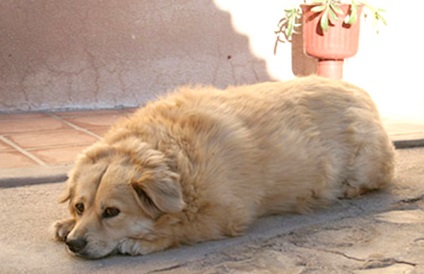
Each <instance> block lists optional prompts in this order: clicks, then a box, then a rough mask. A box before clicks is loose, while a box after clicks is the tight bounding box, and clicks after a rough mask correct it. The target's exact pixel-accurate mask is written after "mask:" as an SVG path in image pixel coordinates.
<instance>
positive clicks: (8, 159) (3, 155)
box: [0, 151, 39, 169]
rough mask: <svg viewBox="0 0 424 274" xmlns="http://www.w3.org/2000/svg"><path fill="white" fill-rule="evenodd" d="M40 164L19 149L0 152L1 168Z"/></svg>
mask: <svg viewBox="0 0 424 274" xmlns="http://www.w3.org/2000/svg"><path fill="white" fill-rule="evenodd" d="M31 166H39V165H38V164H37V163H36V162H34V161H32V160H31V159H29V158H28V157H26V156H24V155H22V154H21V153H19V152H17V151H5V152H0V169H2V168H18V167H31Z"/></svg>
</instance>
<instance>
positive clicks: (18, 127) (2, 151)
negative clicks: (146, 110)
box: [0, 109, 424, 171]
mask: <svg viewBox="0 0 424 274" xmlns="http://www.w3.org/2000/svg"><path fill="white" fill-rule="evenodd" d="M134 111H135V109H122V110H95V111H78V112H55V113H50V112H43V113H28V114H0V171H1V170H2V169H3V170H4V169H14V168H36V167H39V166H47V167H48V166H59V165H63V164H69V163H72V162H73V161H74V160H75V158H76V156H77V154H78V153H79V152H81V151H82V150H83V149H84V148H86V147H87V146H89V145H90V144H92V143H94V142H95V141H96V140H98V139H99V138H100V136H102V135H103V134H104V133H105V132H106V131H107V129H108V128H109V127H110V126H111V125H112V124H113V123H114V122H115V121H116V120H118V119H120V118H123V117H125V116H128V115H129V114H131V113H133V112H134ZM423 117H424V115H423ZM383 123H384V124H385V126H386V129H387V130H388V132H389V135H390V137H391V138H392V140H393V141H398V140H417V139H421V140H424V119H423V122H411V121H398V120H393V119H383Z"/></svg>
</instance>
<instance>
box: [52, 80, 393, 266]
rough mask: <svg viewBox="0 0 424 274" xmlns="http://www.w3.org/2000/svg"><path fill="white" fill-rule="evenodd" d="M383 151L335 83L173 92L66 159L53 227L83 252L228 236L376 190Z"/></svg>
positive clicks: (351, 97)
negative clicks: (65, 206) (62, 214)
mask: <svg viewBox="0 0 424 274" xmlns="http://www.w3.org/2000/svg"><path fill="white" fill-rule="evenodd" d="M393 155H394V149H393V146H392V144H391V142H390V140H389V138H388V136H387V134H386V132H385V131H384V129H383V126H382V124H381V121H380V118H379V115H378V113H377V110H376V107H375V105H374V104H373V102H372V101H371V99H370V97H369V96H368V95H367V94H366V93H365V92H364V91H362V90H361V89H359V88H358V87H355V86H353V85H350V84H348V83H345V82H341V81H334V80H327V79H322V78H319V77H306V78H299V79H296V80H293V81H288V82H283V83H263V84H257V85H252V86H241V87H233V88H228V89H227V90H218V89H214V88H182V89H181V90H179V91H178V92H176V93H175V94H172V95H169V96H168V97H165V98H162V99H160V100H158V101H156V102H152V103H149V104H148V105H147V106H145V107H143V108H141V109H140V110H138V111H137V112H136V113H135V114H134V115H133V116H132V117H130V118H129V119H127V120H125V121H122V122H120V123H118V124H117V125H115V126H114V127H113V128H112V129H111V130H110V131H109V133H108V134H107V135H106V136H105V137H104V138H103V139H102V140H101V141H99V142H98V143H96V144H94V145H93V146H91V147H89V148H88V149H87V150H86V151H85V152H84V153H83V154H82V155H81V156H80V157H79V158H78V160H77V161H76V164H75V166H74V168H73V170H72V171H71V172H70V176H69V180H68V181H67V186H66V193H65V195H64V197H63V198H62V201H63V202H65V201H69V210H70V212H71V218H70V219H68V220H63V221H58V222H56V223H55V224H54V230H55V235H56V237H57V239H59V240H62V241H65V242H66V244H67V246H68V249H69V250H70V252H71V253H72V254H74V255H78V256H81V257H85V258H100V257H104V256H107V255H109V254H112V253H122V254H131V255H139V254H148V253H151V252H155V251H159V250H164V249H167V248H171V247H175V246H178V245H181V244H192V243H196V242H200V241H207V240H215V239H221V238H223V237H227V236H235V235H239V234H240V233H243V231H245V230H246V228H247V227H248V226H249V225H250V224H251V223H252V222H253V221H254V220H255V219H257V218H258V217H261V216H264V215H269V214H278V213H283V212H307V211H310V210H311V209H315V208H318V207H322V206H325V205H327V204H329V203H330V202H332V201H334V200H336V199H337V198H341V197H353V196H357V195H360V194H362V193H364V192H366V191H368V190H374V189H378V188H381V187H384V186H385V185H387V184H388V183H390V182H391V181H392V178H393V169H394V159H393V157H394V156H393Z"/></svg>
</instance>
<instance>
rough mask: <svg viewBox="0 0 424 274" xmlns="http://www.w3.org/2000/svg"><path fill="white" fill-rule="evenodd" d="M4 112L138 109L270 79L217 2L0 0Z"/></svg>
mask: <svg viewBox="0 0 424 274" xmlns="http://www.w3.org/2000/svg"><path fill="white" fill-rule="evenodd" d="M0 34H1V36H2V37H1V43H0V111H1V112H13V111H36V110H45V109H50V110H59V109H87V108H115V107H123V106H128V107H130V106H137V105H140V104H144V103H145V102H146V101H147V100H149V99H152V98H153V97H155V96H156V95H159V94H162V93H164V92H165V91H168V90H171V89H174V88H175V87H177V86H180V85H186V84H206V85H214V86H218V87H225V86H227V85H238V84H246V83H254V82H260V81H266V80H270V78H271V77H270V76H269V74H268V72H267V68H266V64H265V61H264V60H262V59H260V58H258V57H256V56H255V55H254V54H252V53H251V51H250V50H249V41H248V38H247V37H246V36H244V35H240V34H239V33H237V32H236V31H235V30H234V28H233V26H232V22H231V17H230V15H229V14H228V13H226V12H224V11H222V10H220V9H219V8H217V7H216V6H215V4H214V2H213V1H212V0H185V1H180V0H172V1H171V0H160V1H138V0H122V1H100V0H95V1H85V0H74V1H68V0H57V1H26V0H16V1H1V2H0Z"/></svg>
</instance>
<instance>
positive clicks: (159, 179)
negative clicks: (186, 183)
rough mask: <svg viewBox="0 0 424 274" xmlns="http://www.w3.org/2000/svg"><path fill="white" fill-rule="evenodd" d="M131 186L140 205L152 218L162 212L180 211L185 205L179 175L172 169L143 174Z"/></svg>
mask: <svg viewBox="0 0 424 274" xmlns="http://www.w3.org/2000/svg"><path fill="white" fill-rule="evenodd" d="M155 175H156V176H155ZM131 186H132V188H133V189H134V193H135V194H136V198H137V200H138V202H139V204H140V206H141V207H142V208H143V209H144V210H145V211H146V213H147V214H149V215H150V216H151V217H152V218H157V217H158V216H159V215H161V214H162V213H176V212H180V211H181V210H183V208H184V207H185V203H184V200H183V195H182V192H181V186H180V184H179V182H178V175H177V174H176V173H174V172H172V171H170V170H166V171H164V170H162V171H161V174H160V175H158V174H152V173H147V174H143V176H142V177H141V178H140V179H138V180H136V181H133V182H131Z"/></svg>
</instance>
